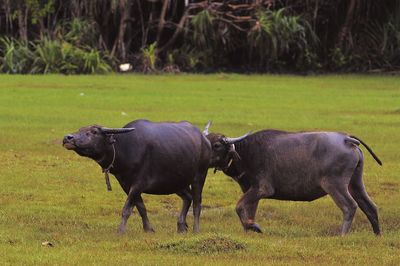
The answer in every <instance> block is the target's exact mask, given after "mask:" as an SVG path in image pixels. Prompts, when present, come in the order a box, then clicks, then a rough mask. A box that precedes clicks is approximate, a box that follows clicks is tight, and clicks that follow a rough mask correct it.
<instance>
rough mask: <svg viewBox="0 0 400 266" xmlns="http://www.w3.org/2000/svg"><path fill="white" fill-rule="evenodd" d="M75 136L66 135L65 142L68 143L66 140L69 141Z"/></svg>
mask: <svg viewBox="0 0 400 266" xmlns="http://www.w3.org/2000/svg"><path fill="white" fill-rule="evenodd" d="M73 138H74V136H73V135H66V136H65V137H64V141H63V142H64V143H66V142H69V141H71V140H72V139H73Z"/></svg>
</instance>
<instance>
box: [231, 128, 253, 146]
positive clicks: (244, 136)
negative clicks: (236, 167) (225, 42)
mask: <svg viewBox="0 0 400 266" xmlns="http://www.w3.org/2000/svg"><path fill="white" fill-rule="evenodd" d="M250 134H251V131H250V132H247V133H246V134H244V135H243V136H241V137H237V138H224V140H225V142H226V143H229V144H234V143H235V142H238V141H241V140H242V139H244V138H246V137H247V136H248V135H250Z"/></svg>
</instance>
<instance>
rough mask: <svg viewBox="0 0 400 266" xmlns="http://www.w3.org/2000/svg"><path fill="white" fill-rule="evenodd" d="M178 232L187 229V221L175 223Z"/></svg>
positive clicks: (183, 231)
mask: <svg viewBox="0 0 400 266" xmlns="http://www.w3.org/2000/svg"><path fill="white" fill-rule="evenodd" d="M177 227H178V233H186V232H187V230H188V225H187V223H177Z"/></svg>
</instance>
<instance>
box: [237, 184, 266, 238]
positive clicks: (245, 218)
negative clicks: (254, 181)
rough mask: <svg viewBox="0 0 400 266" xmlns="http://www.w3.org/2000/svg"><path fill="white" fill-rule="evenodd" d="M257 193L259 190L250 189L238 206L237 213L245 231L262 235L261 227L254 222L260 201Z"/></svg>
mask: <svg viewBox="0 0 400 266" xmlns="http://www.w3.org/2000/svg"><path fill="white" fill-rule="evenodd" d="M257 192H258V190H257V189H254V188H250V189H249V190H248V191H247V192H246V193H244V194H243V196H242V197H241V198H240V200H239V201H238V203H237V205H236V213H237V215H238V216H239V218H240V221H241V222H242V225H243V228H244V230H245V231H254V232H257V233H262V231H261V228H260V226H259V225H258V224H257V223H255V222H254V221H255V216H256V211H257V207H258V202H259V200H260V197H259V195H258V193H257Z"/></svg>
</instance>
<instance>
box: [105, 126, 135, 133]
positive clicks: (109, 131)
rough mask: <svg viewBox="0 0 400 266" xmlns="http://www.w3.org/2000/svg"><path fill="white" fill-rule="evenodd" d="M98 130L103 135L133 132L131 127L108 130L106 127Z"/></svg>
mask: <svg viewBox="0 0 400 266" xmlns="http://www.w3.org/2000/svg"><path fill="white" fill-rule="evenodd" d="M100 130H101V132H103V133H104V134H121V133H128V132H131V131H133V130H135V128H133V127H128V128H108V127H101V128H100Z"/></svg>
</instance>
